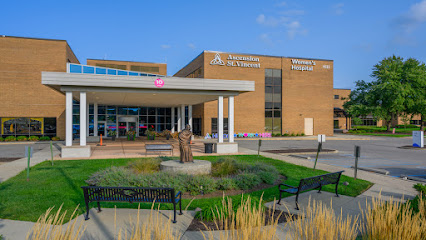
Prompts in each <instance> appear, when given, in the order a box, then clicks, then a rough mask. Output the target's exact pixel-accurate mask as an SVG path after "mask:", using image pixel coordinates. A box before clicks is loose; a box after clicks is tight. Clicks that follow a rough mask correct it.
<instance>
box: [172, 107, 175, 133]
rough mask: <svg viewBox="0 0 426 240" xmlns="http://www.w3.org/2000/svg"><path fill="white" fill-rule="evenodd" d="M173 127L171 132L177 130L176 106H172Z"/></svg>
mask: <svg viewBox="0 0 426 240" xmlns="http://www.w3.org/2000/svg"><path fill="white" fill-rule="evenodd" d="M171 117H172V129H171V132H172V133H174V132H175V107H172V116H171Z"/></svg>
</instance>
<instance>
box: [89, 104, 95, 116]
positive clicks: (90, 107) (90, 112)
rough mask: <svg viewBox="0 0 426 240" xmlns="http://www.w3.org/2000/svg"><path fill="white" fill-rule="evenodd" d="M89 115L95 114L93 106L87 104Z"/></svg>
mask: <svg viewBox="0 0 426 240" xmlns="http://www.w3.org/2000/svg"><path fill="white" fill-rule="evenodd" d="M89 114H95V111H94V106H93V104H89Z"/></svg>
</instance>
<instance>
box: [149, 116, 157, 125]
mask: <svg viewBox="0 0 426 240" xmlns="http://www.w3.org/2000/svg"><path fill="white" fill-rule="evenodd" d="M148 123H149V124H152V123H155V116H149V117H148Z"/></svg>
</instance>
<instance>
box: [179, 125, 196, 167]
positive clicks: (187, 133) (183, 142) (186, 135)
mask: <svg viewBox="0 0 426 240" xmlns="http://www.w3.org/2000/svg"><path fill="white" fill-rule="evenodd" d="M191 137H192V132H191V126H189V125H186V127H185V129H184V130H182V131H181V132H180V133H179V135H178V139H179V150H180V162H181V163H188V162H194V159H193V158H192V151H191V146H190V145H189V144H190V143H191Z"/></svg>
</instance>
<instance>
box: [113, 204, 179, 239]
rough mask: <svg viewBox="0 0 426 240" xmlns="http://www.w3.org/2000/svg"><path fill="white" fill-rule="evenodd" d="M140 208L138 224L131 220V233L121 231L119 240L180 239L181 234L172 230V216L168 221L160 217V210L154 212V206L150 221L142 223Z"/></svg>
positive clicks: (137, 217)
mask: <svg viewBox="0 0 426 240" xmlns="http://www.w3.org/2000/svg"><path fill="white" fill-rule="evenodd" d="M139 207H140V206H139ZM139 207H138V213H137V216H136V222H135V223H134V224H133V223H132V219H130V225H131V229H130V231H129V233H128V231H123V230H122V229H120V230H119V232H118V237H117V240H151V239H155V240H163V239H164V240H166V239H167V240H169V239H170V240H177V239H179V238H180V233H179V232H178V231H177V230H174V229H173V228H172V218H171V216H170V217H169V218H168V220H166V219H164V217H162V216H160V211H159V209H157V211H154V204H153V205H152V207H151V213H150V215H149V219H148V220H147V221H143V223H141V219H140V214H139V212H140V208H139ZM154 212H155V214H154ZM115 215H116V214H115ZM114 221H115V220H114ZM114 225H115V223H114ZM123 232H124V233H123Z"/></svg>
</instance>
